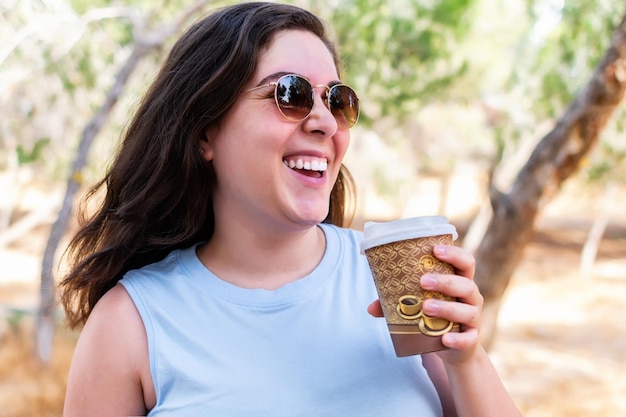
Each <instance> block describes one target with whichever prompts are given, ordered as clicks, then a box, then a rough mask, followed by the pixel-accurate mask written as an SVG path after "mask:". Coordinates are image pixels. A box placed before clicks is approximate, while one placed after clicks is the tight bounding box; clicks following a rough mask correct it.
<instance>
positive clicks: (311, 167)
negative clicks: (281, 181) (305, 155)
mask: <svg viewBox="0 0 626 417" xmlns="http://www.w3.org/2000/svg"><path fill="white" fill-rule="evenodd" d="M283 163H284V164H285V166H288V167H289V168H291V169H304V170H307V171H326V170H327V169H328V161H326V160H325V159H312V160H310V161H308V160H307V161H303V160H302V159H289V160H286V159H285V160H283Z"/></svg>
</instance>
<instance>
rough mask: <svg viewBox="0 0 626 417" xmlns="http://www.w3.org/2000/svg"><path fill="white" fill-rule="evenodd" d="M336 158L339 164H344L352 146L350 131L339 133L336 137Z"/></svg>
mask: <svg viewBox="0 0 626 417" xmlns="http://www.w3.org/2000/svg"><path fill="white" fill-rule="evenodd" d="M334 140H335V152H336V154H335V158H336V160H337V162H342V161H343V158H344V157H345V156H346V152H347V151H348V147H349V146H350V131H345V132H339V133H337V134H336V135H335V138H334Z"/></svg>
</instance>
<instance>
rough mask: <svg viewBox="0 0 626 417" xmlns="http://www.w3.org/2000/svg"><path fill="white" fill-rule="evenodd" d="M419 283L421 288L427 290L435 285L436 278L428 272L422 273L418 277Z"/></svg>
mask: <svg viewBox="0 0 626 417" xmlns="http://www.w3.org/2000/svg"><path fill="white" fill-rule="evenodd" d="M420 284H421V285H422V288H425V289H427V290H428V289H432V288H434V287H435V285H437V278H435V277H434V276H433V275H430V274H427V275H424V276H422V278H421V279H420Z"/></svg>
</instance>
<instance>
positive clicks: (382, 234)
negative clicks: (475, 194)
mask: <svg viewBox="0 0 626 417" xmlns="http://www.w3.org/2000/svg"><path fill="white" fill-rule="evenodd" d="M438 235H452V240H456V238H457V237H459V235H458V234H457V232H456V228H455V227H454V226H453V225H451V224H450V223H448V219H447V217H445V216H421V217H411V218H408V219H401V220H393V221H389V222H366V223H365V226H364V229H363V241H362V242H361V253H363V252H364V251H365V250H367V249H370V248H373V247H374V246H380V245H385V244H387V243H390V242H396V241H400V240H407V239H415V238H420V237H428V236H438Z"/></svg>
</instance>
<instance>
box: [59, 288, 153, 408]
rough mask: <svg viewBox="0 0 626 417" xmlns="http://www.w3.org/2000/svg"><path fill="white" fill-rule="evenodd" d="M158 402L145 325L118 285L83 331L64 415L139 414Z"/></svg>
mask: <svg viewBox="0 0 626 417" xmlns="http://www.w3.org/2000/svg"><path fill="white" fill-rule="evenodd" d="M154 404H155V394H154V386H153V384H152V379H151V376H150V364H149V359H148V344H147V339H146V333H145V329H144V327H143V322H142V320H141V317H140V316H139V312H138V311H137V309H136V308H135V305H134V304H133V302H132V300H131V298H130V296H129V295H128V293H127V292H126V290H125V289H124V288H123V287H122V286H121V285H117V286H116V287H114V288H112V289H111V290H110V291H109V292H107V293H106V294H105V295H104V296H103V297H102V299H101V300H100V301H99V302H98V303H97V305H96V306H95V308H94V310H93V312H92V313H91V315H90V316H89V319H88V320H87V323H86V324H85V327H84V329H83V330H82V333H81V335H80V338H79V340H78V343H77V345H76V350H75V352H74V357H73V359H72V365H71V367H70V373H69V379H68V386H67V394H66V397H65V406H64V411H63V416H64V417H73V416H93V417H98V416H103V417H104V416H129V415H132V416H139V415H145V414H146V412H147V410H148V409H150V408H152V407H153V406H154Z"/></svg>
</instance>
